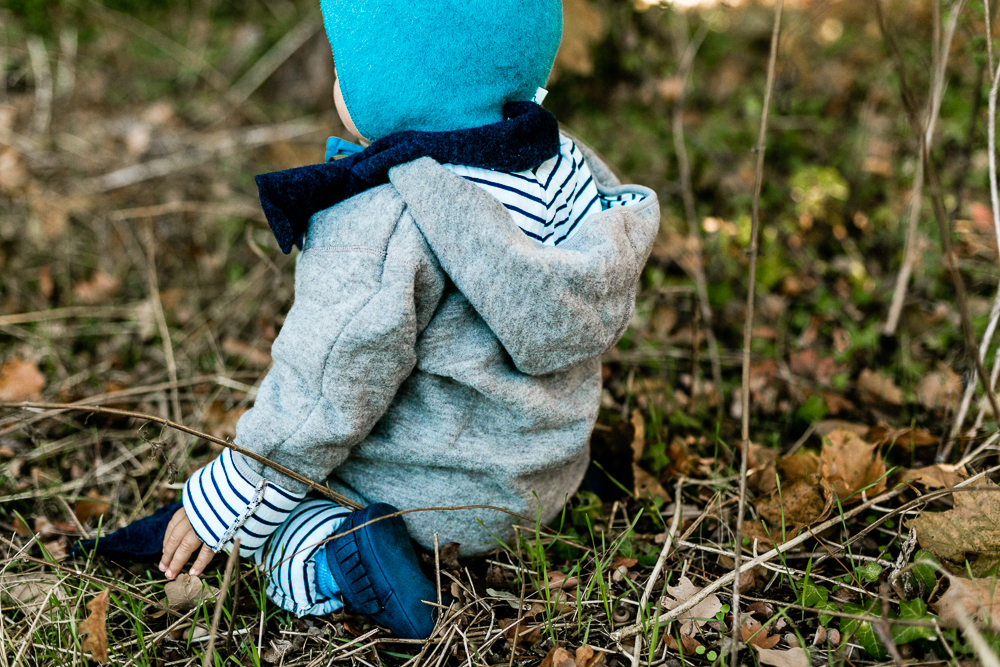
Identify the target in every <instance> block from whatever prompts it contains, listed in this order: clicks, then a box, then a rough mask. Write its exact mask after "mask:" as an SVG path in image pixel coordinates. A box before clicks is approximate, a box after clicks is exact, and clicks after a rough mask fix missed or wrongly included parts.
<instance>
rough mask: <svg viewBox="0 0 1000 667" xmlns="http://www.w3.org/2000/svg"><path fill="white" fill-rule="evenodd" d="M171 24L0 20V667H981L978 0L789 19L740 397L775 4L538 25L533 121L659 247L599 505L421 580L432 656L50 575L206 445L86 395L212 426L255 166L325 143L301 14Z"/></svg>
mask: <svg viewBox="0 0 1000 667" xmlns="http://www.w3.org/2000/svg"><path fill="white" fill-rule="evenodd" d="M182 4H183V6H181V4H178V3H168V2H165V1H163V0H161V1H160V2H152V3H139V2H135V1H134V0H114V1H113V2H105V3H104V4H101V3H100V2H98V1H97V0H66V1H61V2H57V3H38V2H31V1H29V0H18V1H17V2H13V3H10V4H9V5H8V8H7V9H0V72H2V73H3V75H4V76H5V79H4V80H2V81H0V83H3V85H0V361H2V366H0V403H3V404H4V406H3V407H0V554H2V558H0V608H2V614H0V667H19V666H20V665H63V664H73V665H85V664H88V660H97V659H99V658H101V657H102V651H104V652H106V657H105V659H106V660H107V661H109V662H111V663H112V664H120V665H128V666H129V667H131V666H132V665H156V666H158V667H166V666H168V665H169V666H185V667H186V666H187V665H198V664H201V663H202V659H203V657H202V656H203V654H204V653H205V651H206V646H208V644H209V642H210V640H211V641H214V651H215V653H214V654H213V655H212V656H210V663H211V664H215V665H223V664H237V665H254V666H258V667H259V666H260V665H262V664H263V665H284V666H285V667H292V666H307V665H308V666H309V667H319V666H320V665H326V664H331V663H333V662H340V661H343V662H351V663H352V664H355V665H358V666H362V665H363V666H364V667H373V666H376V665H377V666H378V667H382V666H383V665H404V664H405V665H407V667H440V666H441V665H444V664H448V665H468V666H469V667H472V666H473V665H477V666H478V665H488V666H493V665H507V666H508V667H510V666H512V665H514V664H515V663H516V664H518V665H525V664H527V665H535V664H539V663H541V664H542V665H543V667H570V664H571V665H573V667H604V666H605V665H607V666H609V667H611V666H614V665H640V664H643V665H648V666H649V667H655V666H657V665H670V666H671V667H673V666H674V665H681V664H683V665H710V664H719V665H727V664H732V662H731V652H732V649H733V642H734V641H736V640H738V641H739V646H740V648H741V650H740V652H739V659H740V661H741V662H742V663H744V664H748V665H756V664H763V665H778V666H792V667H803V666H805V665H809V664H838V665H839V664H843V665H862V664H864V665H868V664H878V663H882V664H886V663H887V664H913V665H916V664H921V665H923V664H949V665H957V664H993V665H996V664H1000V663H998V662H997V660H998V658H997V655H998V654H1000V634H998V631H1000V590H997V588H996V586H995V584H996V574H997V565H998V563H1000V529H998V526H1000V495H998V494H997V493H996V492H995V491H996V490H997V487H996V486H995V485H994V483H993V479H995V478H996V475H997V472H998V466H997V461H996V459H995V458H994V457H995V456H996V452H997V451H998V434H997V418H996V416H995V414H994V411H993V409H991V404H990V398H989V396H988V392H984V390H983V387H984V384H983V383H982V382H978V381H977V379H976V377H977V376H976V364H975V363H974V358H975V357H974V353H975V349H976V348H978V347H980V346H981V347H982V351H983V354H982V365H983V368H984V369H985V372H986V373H987V374H992V381H991V383H992V385H993V386H994V387H995V386H996V379H997V378H996V372H997V367H998V352H997V348H998V343H997V339H996V336H995V333H996V332H995V327H996V319H997V313H998V309H1000V300H998V299H1000V297H998V281H1000V262H998V244H997V237H998V234H1000V215H998V206H997V203H996V202H995V201H991V195H990V176H989V174H990V169H989V166H990V161H991V157H992V156H991V151H990V150H989V144H988V140H989V136H988V132H987V128H988V127H989V124H990V122H991V121H992V119H991V116H990V113H991V111H990V99H989V98H990V89H991V83H992V82H993V76H992V75H991V73H992V72H994V71H995V68H996V62H995V61H994V59H995V58H996V55H995V54H994V53H993V49H992V45H989V48H988V44H987V40H986V37H985V35H986V34H987V29H986V25H985V23H984V6H983V3H982V2H981V1H978V0H977V1H971V2H958V3H957V4H955V3H944V4H946V6H945V7H943V8H942V9H939V10H935V9H934V7H935V5H934V3H932V2H923V1H920V2H918V1H916V0H906V1H903V0H893V1H892V2H889V1H888V0H886V1H885V5H884V11H885V15H886V16H887V17H888V20H887V25H886V26H885V30H883V27H881V26H880V24H879V20H878V14H877V12H876V11H875V3H857V2H849V1H841V2H836V1H835V2H815V3H814V2H809V1H807V0H799V1H797V2H788V3H786V6H785V11H784V15H783V18H782V33H781V40H780V43H779V44H780V45H779V48H778V51H777V68H776V74H775V79H774V83H773V86H772V93H773V97H772V103H771V108H770V114H769V117H768V126H767V150H766V153H765V154H764V169H763V173H762V181H763V188H762V192H761V197H760V211H761V215H760V231H759V248H760V252H759V261H758V263H757V270H756V290H755V305H754V309H753V312H752V314H751V315H752V319H751V321H752V327H751V332H750V333H751V343H750V347H749V366H748V369H747V373H746V379H747V381H748V385H747V386H748V389H749V402H748V404H747V405H744V402H743V401H742V400H741V383H742V380H743V377H744V373H743V368H742V365H743V358H744V354H743V350H744V338H743V335H744V322H745V321H746V320H747V315H748V308H747V289H748V284H749V280H748V275H749V269H750V255H749V253H748V248H749V246H750V242H751V237H752V233H751V232H752V216H751V209H752V205H753V192H754V183H755V175H756V174H755V161H756V157H757V154H756V153H755V152H754V146H755V145H756V143H757V134H758V130H759V127H760V124H761V115H762V113H761V111H762V109H763V107H764V104H763V100H764V97H765V90H766V89H767V83H766V79H767V69H768V67H767V64H768V53H769V46H770V41H771V34H772V26H773V23H774V18H775V9H774V6H773V4H770V3H765V4H763V5H761V4H756V3H750V2H747V3H743V4H741V5H739V6H737V7H725V6H707V7H703V8H701V9H698V10H691V11H689V12H686V13H683V12H680V11H674V10H671V9H668V8H661V7H656V6H647V4H648V3H644V2H639V1H638V0H637V1H636V2H635V3H629V2H624V1H621V0H589V1H588V0H566V2H565V7H566V36H565V39H564V48H563V51H562V53H561V54H560V57H559V60H558V62H557V70H556V74H555V76H554V79H553V81H552V83H551V84H550V86H549V88H550V95H549V97H548V99H547V100H546V103H545V104H546V107H547V108H549V109H550V110H552V111H553V112H554V113H555V114H556V116H557V117H558V118H559V119H560V121H561V122H562V123H563V124H564V126H565V127H566V128H567V129H568V130H569V131H571V132H572V133H573V134H574V135H575V136H578V137H579V138H581V139H583V140H584V141H585V142H587V143H588V144H589V145H591V146H592V147H594V148H595V149H596V150H597V151H598V152H599V153H600V154H601V155H602V156H604V157H606V158H607V160H608V162H609V163H610V164H612V165H614V167H615V168H616V169H617V170H618V173H619V174H621V176H622V178H623V180H626V181H628V182H636V183H641V184H644V185H648V186H650V187H652V188H653V189H655V190H656V191H657V193H658V194H659V197H660V200H661V204H662V211H663V216H662V217H663V222H662V228H661V233H660V237H659V239H658V241H657V243H656V247H655V248H654V250H653V253H652V256H651V258H650V260H649V263H648V265H647V268H646V270H645V271H644V274H643V277H642V281H641V284H640V290H639V293H638V295H637V305H636V311H635V316H634V318H633V321H632V324H631V326H630V328H629V330H628V331H627V333H626V334H625V336H624V338H623V339H622V341H621V342H620V343H619V344H618V345H617V346H616V347H615V348H614V349H612V350H610V351H609V352H607V353H606V354H605V356H604V359H603V361H604V378H605V382H604V391H603V395H602V408H601V415H600V418H599V420H598V424H597V427H596V430H595V433H594V436H593V440H592V443H591V444H592V453H593V457H594V460H595V463H596V465H597V466H599V467H600V469H602V470H603V471H605V475H606V478H602V479H601V480H598V486H597V487H595V488H597V490H598V493H599V494H600V495H597V494H595V493H592V492H583V491H581V492H579V493H577V494H576V495H575V496H574V497H573V498H572V499H571V501H570V503H569V504H568V505H567V508H566V511H565V512H564V514H563V515H562V516H561V517H560V519H559V520H558V521H556V522H555V523H554V524H553V525H550V526H540V525H531V526H525V527H522V528H520V529H519V533H518V534H519V539H518V540H517V541H516V542H515V543H512V544H510V545H506V546H505V547H504V548H501V549H499V550H498V551H497V553H496V554H494V555H493V556H490V557H487V558H476V559H461V560H459V559H457V558H456V557H455V553H456V550H455V546H454V545H453V544H445V545H441V547H440V549H439V551H438V552H437V553H428V554H425V555H424V558H425V561H426V562H425V564H426V566H427V571H428V573H429V574H430V575H431V576H433V577H435V578H437V579H438V580H439V581H440V588H441V589H442V590H443V591H444V592H445V593H448V594H450V595H451V596H452V597H453V598H454V602H453V603H452V605H451V607H450V608H449V609H448V611H446V612H444V614H443V616H442V620H441V622H440V623H439V626H438V629H437V630H436V632H435V634H434V635H433V636H432V638H431V640H429V641H428V642H406V641H402V640H398V639H395V638H393V637H392V636H391V635H390V634H389V633H387V632H386V631H385V630H383V629H380V628H378V627H377V626H373V625H371V624H370V623H368V622H367V621H365V620H364V619H361V618H358V617H354V616H349V615H333V616H328V617H321V618H304V619H296V618H294V616H293V615H291V614H289V613H287V612H284V611H282V610H281V609H279V608H278V607H276V606H275V605H274V604H272V603H270V602H269V601H268V600H267V599H266V596H265V595H264V593H263V585H262V580H261V577H260V573H259V572H258V571H257V570H255V569H254V568H253V567H251V566H250V565H249V564H248V563H239V564H238V565H237V566H236V570H235V574H234V575H233V576H232V577H231V579H230V580H229V581H228V583H224V578H225V570H226V565H227V559H226V557H225V554H222V555H219V556H218V557H217V558H216V559H215V560H214V561H213V563H212V565H211V566H210V568H209V569H208V571H207V572H206V573H205V574H204V575H203V576H202V577H201V581H197V580H195V581H191V580H188V581H186V582H184V585H183V586H181V587H177V586H176V585H175V586H173V587H171V586H169V585H168V582H167V581H166V580H165V579H164V578H163V576H162V575H161V573H160V572H158V571H157V570H156V569H155V567H149V566H140V565H135V566H131V567H128V568H123V567H120V566H117V565H115V564H113V563H110V562H108V561H105V560H103V559H99V558H97V559H91V558H79V557H71V556H70V551H71V549H72V546H73V544H74V543H75V542H76V541H77V540H78V539H80V538H89V537H95V536H97V535H98V534H107V533H108V532H110V531H111V530H112V529H115V528H118V527H121V526H124V525H126V524H127V523H129V522H131V521H133V520H135V519H137V518H140V517H142V516H145V515H147V514H149V513H151V512H153V511H154V510H155V509H157V508H158V507H161V506H162V505H164V504H167V503H170V502H174V501H175V500H177V499H178V498H179V494H180V489H181V488H182V485H183V482H184V480H185V479H187V477H188V476H189V475H190V474H191V473H192V472H193V471H194V470H196V469H197V468H198V467H200V466H202V465H204V464H205V463H206V462H208V461H209V460H211V459H212V458H213V457H214V456H215V455H216V454H217V453H218V451H219V450H218V446H217V445H214V444H213V443H211V442H210V441H208V440H206V439H204V438H199V437H195V436H191V435H189V434H185V433H182V432H179V431H177V430H173V429H170V428H164V427H163V426H162V425H161V424H159V423H157V422H156V421H151V420H149V419H143V418H136V417H130V416H123V415H120V414H110V413H108V412H104V413H96V414H95V413H93V412H90V411H88V410H87V409H86V408H87V407H88V406H89V407H93V406H101V407H102V408H110V409H114V410H119V411H128V412H138V413H142V414H145V415H151V416H152V417H154V418H155V419H156V420H161V421H162V420H172V421H174V422H176V423H179V424H184V425H185V426H187V427H189V428H192V429H195V430H197V431H200V432H204V433H206V434H209V435H210V436H212V437H214V438H219V439H223V440H225V439H228V438H232V437H233V436H234V433H235V424H236V421H237V419H238V418H239V416H240V415H241V414H243V412H245V411H246V410H247V409H248V408H249V407H250V406H252V404H253V401H254V397H255V394H256V388H257V386H258V384H259V382H260V380H261V379H262V378H263V376H264V374H265V373H266V371H267V368H268V366H269V364H270V352H269V350H270V345H271V343H272V342H273V340H274V339H275V337H276V335H277V333H278V331H279V330H280V326H281V322H282V318H283V316H284V313H285V312H287V309H288V307H289V305H290V304H291V302H292V297H293V272H294V260H293V258H292V257H290V256H285V255H282V254H281V252H280V250H279V249H278V248H277V245H276V244H275V243H274V240H273V238H272V236H271V234H270V232H269V230H268V227H267V224H266V221H265V219H264V217H263V214H262V213H261V211H260V209H259V206H258V204H257V201H256V189H255V186H254V184H253V176H254V175H255V174H257V173H263V172H267V171H272V170H275V169H282V168H288V167H293V166H299V165H302V164H309V163H315V162H319V161H322V159H323V154H324V148H323V147H324V143H325V139H326V137H327V136H330V135H338V136H342V137H345V138H347V136H348V135H347V133H346V131H345V129H344V128H343V127H342V126H341V124H340V122H339V121H338V120H337V117H336V114H335V112H333V110H332V106H333V105H332V99H331V93H330V91H331V89H332V83H333V65H332V62H331V59H330V56H329V46H328V44H327V42H326V39H325V36H324V34H323V31H322V24H321V20H320V17H319V14H318V9H317V8H316V7H314V6H313V4H315V3H312V4H309V3H305V2H299V1H298V0H296V1H295V2H291V1H290V0H262V1H261V2H259V3H250V4H249V5H247V6H242V5H241V6H239V7H236V6H229V5H223V6H219V4H218V3H215V5H213V3H211V2H207V1H206V2H196V3H190V6H188V4H187V3H182ZM709 4H710V3H709ZM994 9H995V8H994V7H987V8H986V11H987V12H989V11H992V10H994ZM992 25H994V26H995V25H996V20H995V19H994V20H993V21H992ZM886 30H887V31H888V34H889V35H890V36H891V39H886V36H885V32H886ZM894 54H896V55H894ZM897 55H898V57H897ZM939 71H940V72H943V73H944V74H943V75H941V76H938V75H936V74H935V72H939ZM934 91H937V93H936V94H935V92H934ZM906 100H910V103H909V105H908V104H907V103H906ZM908 106H909V113H908ZM911 116H912V118H913V121H911V120H910V117H911ZM928 119H930V120H928ZM928 124H929V125H930V127H929V129H928ZM914 128H916V129H914ZM922 134H926V136H927V137H929V150H928V156H929V158H928V160H927V162H926V164H925V163H924V162H922V161H921V159H920V156H921V141H920V136H921V135H922ZM925 182H926V186H925V187H923V189H922V191H921V193H920V194H919V196H917V197H914V196H913V188H914V183H921V184H923V183H925ZM913 202H916V205H915V206H914V205H913ZM939 214H940V216H941V218H942V222H943V223H944V226H945V228H946V229H947V230H948V234H947V236H946V238H947V239H948V241H950V243H951V245H952V246H953V252H952V253H950V254H949V253H946V252H944V251H943V250H942V238H941V235H940V232H939V227H938V224H937V216H938V215H939ZM956 279H957V280H958V281H960V283H956ZM960 290H962V292H960ZM962 293H964V297H963V296H962ZM966 325H967V326H966ZM970 341H971V344H970ZM23 401H29V402H34V403H36V404H39V405H40V404H48V405H49V406H52V405H60V406H63V407H59V408H54V407H34V408H30V409H26V408H24V407H17V406H15V405H13V404H15V403H21V402H23ZM67 404H72V406H68V405H67ZM745 412H746V413H747V414H748V416H749V437H750V445H749V456H748V457H747V460H746V462H745V463H746V468H747V471H748V473H747V476H746V478H745V482H746V483H745V487H744V488H745V490H746V493H747V499H746V504H745V511H744V521H743V524H742V532H741V533H740V534H741V539H740V540H738V542H739V547H740V553H741V559H742V563H743V565H744V568H743V572H742V574H741V575H740V576H739V578H738V579H739V581H738V591H739V610H740V613H739V615H738V617H737V616H736V615H734V613H733V612H734V610H733V604H734V592H735V591H734V581H735V580H736V579H737V577H736V575H735V573H734V557H735V555H736V554H735V547H736V546H737V539H736V534H737V518H738V517H739V515H740V508H741V501H740V491H741V472H740V468H741V463H742V462H741V457H740V451H741V446H742V433H741V431H742V424H741V420H742V418H743V416H744V414H745ZM220 591H221V592H220ZM217 605H221V606H220V607H219V609H220V610H221V613H222V616H221V623H220V624H219V625H218V626H217V628H218V630H217V632H216V633H213V614H214V612H215V610H216V607H217ZM215 634H217V635H218V636H217V637H214V638H213V636H214V635H215ZM206 664H208V663H206Z"/></svg>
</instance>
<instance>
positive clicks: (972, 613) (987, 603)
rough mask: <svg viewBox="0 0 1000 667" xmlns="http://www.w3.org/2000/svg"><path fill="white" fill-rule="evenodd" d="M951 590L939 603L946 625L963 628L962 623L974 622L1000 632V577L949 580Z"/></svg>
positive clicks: (942, 618)
mask: <svg viewBox="0 0 1000 667" xmlns="http://www.w3.org/2000/svg"><path fill="white" fill-rule="evenodd" d="M948 580H949V582H950V583H949V586H948V590H947V591H946V592H945V594H944V595H942V596H941V597H940V599H938V601H937V604H936V605H934V606H935V607H936V608H937V611H938V614H939V615H940V617H941V623H942V625H945V626H947V627H952V628H955V627H961V625H962V624H961V623H960V620H961V619H962V618H963V617H965V618H969V619H972V620H973V622H975V623H976V625H978V626H980V627H985V628H987V629H990V630H995V629H998V628H1000V582H998V581H997V578H996V577H986V578H984V579H966V578H964V577H953V576H949V577H948Z"/></svg>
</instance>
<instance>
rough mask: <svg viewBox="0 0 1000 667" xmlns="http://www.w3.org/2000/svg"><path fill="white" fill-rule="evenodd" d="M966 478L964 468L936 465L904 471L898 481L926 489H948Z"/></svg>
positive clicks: (966, 474)
mask: <svg viewBox="0 0 1000 667" xmlns="http://www.w3.org/2000/svg"><path fill="white" fill-rule="evenodd" d="M968 477H969V473H968V472H967V471H966V470H965V466H955V465H951V464H949V463H938V464H936V465H932V466H926V467H924V468H917V469H916V470H904V471H903V472H901V473H900V474H899V478H898V481H900V482H912V483H915V484H922V485H923V486H924V487H925V488H927V489H950V488H951V487H953V486H955V485H956V484H958V483H959V482H961V481H962V480H964V479H967V478H968Z"/></svg>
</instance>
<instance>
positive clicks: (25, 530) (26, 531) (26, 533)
mask: <svg viewBox="0 0 1000 667" xmlns="http://www.w3.org/2000/svg"><path fill="white" fill-rule="evenodd" d="M12 523H13V526H14V532H15V533H17V534H18V535H20V536H21V537H31V536H32V535H34V534H35V531H33V530H31V528H30V527H29V526H28V524H26V523H25V522H24V521H22V520H21V517H19V516H15V517H14V521H13V522H12Z"/></svg>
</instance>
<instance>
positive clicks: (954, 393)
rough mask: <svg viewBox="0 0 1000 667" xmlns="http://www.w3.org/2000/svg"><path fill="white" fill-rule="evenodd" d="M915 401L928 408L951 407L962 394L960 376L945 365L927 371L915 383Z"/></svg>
mask: <svg viewBox="0 0 1000 667" xmlns="http://www.w3.org/2000/svg"><path fill="white" fill-rule="evenodd" d="M915 393H916V394H917V401H919V402H920V404H921V405H922V406H924V407H925V408H928V409H930V410H936V409H944V408H949V409H952V408H954V407H955V406H956V405H958V399H959V397H960V396H961V395H962V378H960V377H958V374H957V373H956V372H955V371H953V370H951V369H950V368H947V367H941V368H939V369H938V370H936V371H934V372H932V373H928V374H927V375H925V376H924V377H923V378H921V380H920V382H918V383H917V388H916V390H915Z"/></svg>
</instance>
